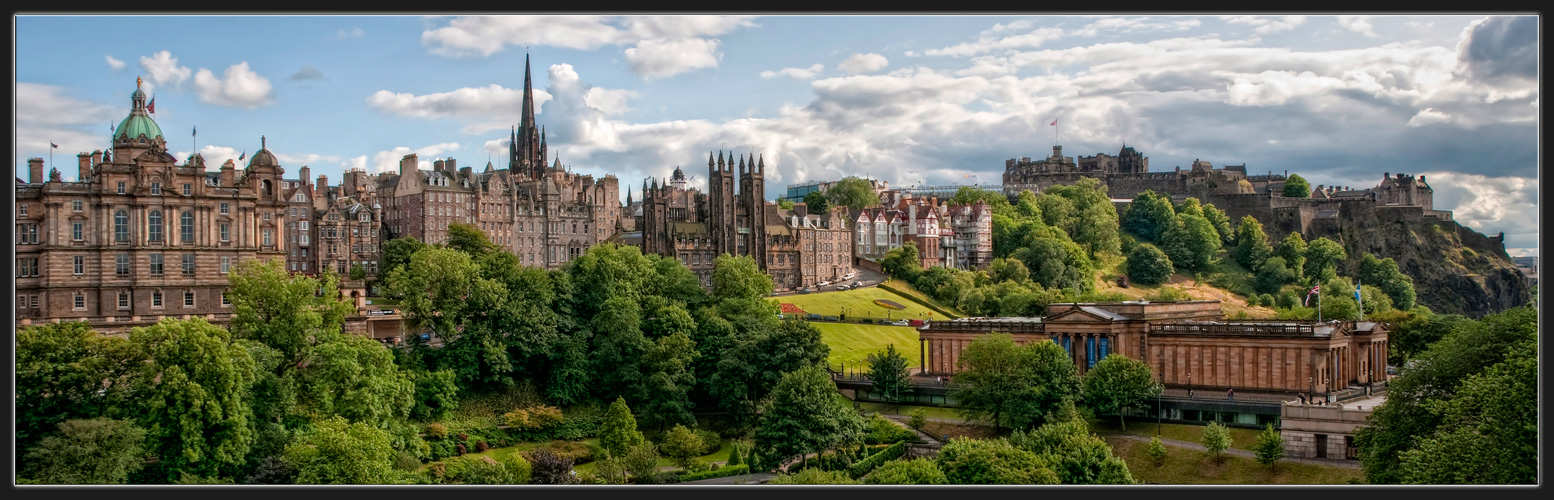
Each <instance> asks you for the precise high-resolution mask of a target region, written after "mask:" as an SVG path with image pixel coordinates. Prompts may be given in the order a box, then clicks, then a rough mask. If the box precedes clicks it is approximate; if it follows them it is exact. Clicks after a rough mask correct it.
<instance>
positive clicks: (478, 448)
mask: <svg viewBox="0 0 1554 500" xmlns="http://www.w3.org/2000/svg"><path fill="white" fill-rule="evenodd" d="M489 449H491V446H490V445H487V444H486V442H485V441H480V442H477V443H475V453H480V452H482V451H486V450H489Z"/></svg>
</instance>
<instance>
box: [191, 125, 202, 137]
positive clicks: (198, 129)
mask: <svg viewBox="0 0 1554 500" xmlns="http://www.w3.org/2000/svg"><path fill="white" fill-rule="evenodd" d="M190 135H200V128H199V127H194V133H193V134H190Z"/></svg>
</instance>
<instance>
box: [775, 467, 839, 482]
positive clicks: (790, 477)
mask: <svg viewBox="0 0 1554 500" xmlns="http://www.w3.org/2000/svg"><path fill="white" fill-rule="evenodd" d="M766 484H858V481H854V480H853V478H850V477H847V472H846V471H827V470H821V469H820V468H818V467H809V468H806V469H804V470H801V471H798V472H796V473H793V474H783V475H779V476H777V477H775V478H772V480H771V481H768V482H767V483H766Z"/></svg>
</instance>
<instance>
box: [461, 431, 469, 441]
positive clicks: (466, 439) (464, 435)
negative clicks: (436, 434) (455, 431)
mask: <svg viewBox="0 0 1554 500" xmlns="http://www.w3.org/2000/svg"><path fill="white" fill-rule="evenodd" d="M459 441H469V434H465V433H462V432H460V433H459Z"/></svg>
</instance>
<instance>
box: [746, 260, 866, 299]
mask: <svg viewBox="0 0 1554 500" xmlns="http://www.w3.org/2000/svg"><path fill="white" fill-rule="evenodd" d="M853 270H854V271H856V272H857V273H858V274H857V275H856V276H853V277H852V279H849V280H844V281H843V282H842V283H832V284H830V285H826V286H823V287H814V288H815V290H814V291H812V292H810V293H817V292H834V291H836V290H837V287H838V286H840V285H843V284H846V285H851V284H853V283H855V282H860V281H861V282H863V286H874V285H878V284H880V283H883V282H884V281H885V275H883V274H880V273H876V272H874V271H870V270H868V269H864V268H861V267H854V268H853ZM797 293H799V292H798V290H793V291H788V292H776V293H773V294H772V296H773V297H781V296H784V295H794V294H797Z"/></svg>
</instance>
